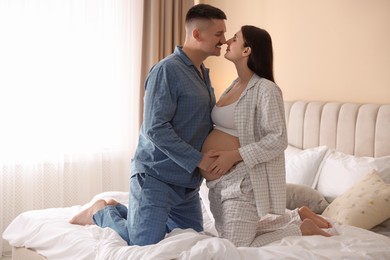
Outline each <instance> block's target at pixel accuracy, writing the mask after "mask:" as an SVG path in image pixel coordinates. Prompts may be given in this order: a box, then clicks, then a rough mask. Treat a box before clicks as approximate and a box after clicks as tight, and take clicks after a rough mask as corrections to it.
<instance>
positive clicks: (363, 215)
mask: <svg viewBox="0 0 390 260" xmlns="http://www.w3.org/2000/svg"><path fill="white" fill-rule="evenodd" d="M322 215H323V216H325V217H329V218H332V219H334V220H336V221H337V222H339V223H341V224H346V225H351V226H356V227H360V228H365V229H370V228H373V227H375V226H376V225H378V224H380V223H382V222H383V221H385V220H386V219H388V218H390V184H389V183H385V182H384V181H383V180H382V178H381V177H380V176H379V175H378V174H377V172H376V171H375V170H373V171H372V172H371V173H369V174H366V175H365V176H363V178H361V179H360V180H358V181H357V182H356V183H355V184H354V185H352V187H350V188H349V189H347V190H346V191H345V192H344V193H343V194H342V195H340V196H339V197H337V198H336V199H335V200H334V201H333V202H332V203H331V204H330V205H329V206H328V207H327V208H326V209H325V211H324V212H323V213H322Z"/></svg>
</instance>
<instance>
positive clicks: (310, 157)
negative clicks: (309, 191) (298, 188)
mask: <svg viewBox="0 0 390 260" xmlns="http://www.w3.org/2000/svg"><path fill="white" fill-rule="evenodd" d="M327 151H328V147H327V146H319V147H314V148H309V149H305V150H302V149H299V148H296V147H293V146H290V145H289V146H288V147H287V149H286V150H285V151H284V155H285V158H286V182H287V183H294V184H301V185H306V186H309V187H312V188H314V187H315V186H316V177H317V173H318V169H319V167H320V165H321V162H322V159H323V158H324V156H325V154H326V152H327Z"/></svg>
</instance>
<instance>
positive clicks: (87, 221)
mask: <svg viewBox="0 0 390 260" xmlns="http://www.w3.org/2000/svg"><path fill="white" fill-rule="evenodd" d="M105 206H107V202H106V201H105V200H97V201H96V202H95V203H93V204H92V206H90V207H89V208H87V209H85V210H83V211H81V212H80V213H79V214H77V215H76V216H74V217H73V218H72V219H71V220H70V221H69V223H71V224H77V225H83V226H84V225H93V224H94V223H93V220H92V216H93V215H94V214H95V213H96V212H98V211H99V210H101V209H103V208H104V207H105Z"/></svg>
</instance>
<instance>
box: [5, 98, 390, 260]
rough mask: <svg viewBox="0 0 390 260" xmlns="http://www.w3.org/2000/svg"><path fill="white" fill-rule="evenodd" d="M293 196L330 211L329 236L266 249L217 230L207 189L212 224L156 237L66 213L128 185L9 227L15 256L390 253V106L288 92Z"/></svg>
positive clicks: (120, 195) (123, 195)
mask: <svg viewBox="0 0 390 260" xmlns="http://www.w3.org/2000/svg"><path fill="white" fill-rule="evenodd" d="M285 110H286V121H287V127H288V138H289V147H288V148H287V149H286V151H285V154H286V176H287V182H288V183H287V205H286V207H287V208H289V209H293V208H295V207H299V206H302V205H308V206H309V207H311V208H312V209H313V210H314V211H315V212H316V213H318V214H322V215H323V216H324V217H325V218H327V219H328V220H329V221H330V222H331V223H332V224H333V227H332V228H330V229H328V230H327V231H328V232H330V233H332V234H333V236H332V237H322V236H305V237H300V236H296V237H295V236H294V237H292V236H291V237H285V238H283V239H282V240H280V241H276V242H273V243H271V244H269V245H266V246H264V247H261V248H248V247H238V248H237V247H235V246H234V245H233V244H232V243H230V242H229V241H228V240H226V239H221V238H218V237H216V236H215V234H216V231H215V228H214V222H213V221H214V220H213V217H212V214H211V212H210V209H209V202H208V198H207V192H208V190H207V188H206V186H205V185H202V186H201V191H200V194H201V198H202V207H203V216H204V227H205V232H203V233H197V232H195V231H193V230H191V229H187V230H180V229H175V230H174V231H172V232H171V233H170V234H168V235H167V236H166V238H165V239H164V240H162V241H161V242H160V243H158V244H156V245H150V246H144V247H139V246H127V245H126V242H125V241H124V240H122V239H121V238H120V236H119V235H117V234H116V233H115V232H114V231H113V230H111V229H109V228H104V229H103V228H99V227H97V226H95V225H91V226H78V225H71V224H69V223H68V220H69V219H70V218H71V217H72V216H73V215H75V214H77V213H78V212H79V211H81V210H82V209H84V208H86V207H88V206H89V205H90V204H91V203H93V202H94V201H95V200H97V199H99V198H107V197H112V198H115V199H116V200H118V201H120V202H122V203H124V204H127V199H128V196H127V192H119V191H110V192H104V193H101V194H97V195H96V196H95V197H94V198H92V199H91V201H90V202H89V203H87V204H85V205H75V206H72V207H67V208H50V209H43V210H33V211H28V212H24V213H22V214H20V215H19V216H18V217H16V218H15V219H14V220H13V221H12V223H11V224H10V225H9V226H8V227H7V229H6V230H5V232H4V233H3V238H4V239H6V240H7V241H8V242H9V243H10V245H11V246H12V247H13V255H12V259H30V260H42V259H255V258H259V259H283V258H288V259H390V220H389V217H390V184H389V183H390V105H378V104H353V103H339V102H314V101H311V102H309V101H286V102H285Z"/></svg>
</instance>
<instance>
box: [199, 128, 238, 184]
mask: <svg viewBox="0 0 390 260" xmlns="http://www.w3.org/2000/svg"><path fill="white" fill-rule="evenodd" d="M238 148H240V142H239V141H238V137H235V136H232V135H229V134H227V133H225V132H222V131H220V130H216V129H214V130H213V131H211V132H210V134H209V135H208V136H207V138H206V140H205V142H204V143H203V146H202V153H205V152H207V151H210V150H217V151H229V150H237V149H238ZM201 173H202V175H203V177H204V178H205V179H206V180H208V181H212V180H215V179H218V178H219V177H221V176H219V175H216V174H210V173H207V172H204V171H202V170H201Z"/></svg>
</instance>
